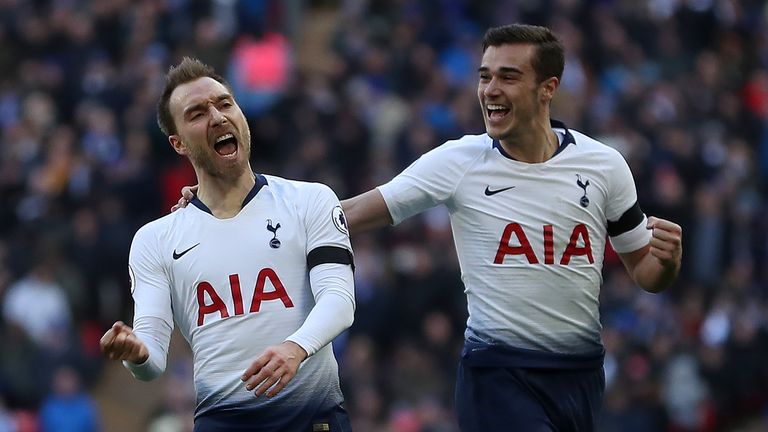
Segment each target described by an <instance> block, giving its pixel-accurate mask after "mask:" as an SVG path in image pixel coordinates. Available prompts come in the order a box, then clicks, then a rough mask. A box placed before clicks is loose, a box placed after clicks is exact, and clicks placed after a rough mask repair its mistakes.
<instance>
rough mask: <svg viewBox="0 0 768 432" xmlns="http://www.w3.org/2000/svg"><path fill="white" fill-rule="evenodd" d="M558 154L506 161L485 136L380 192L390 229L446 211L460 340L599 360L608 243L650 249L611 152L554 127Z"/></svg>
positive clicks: (429, 159) (416, 167) (439, 155)
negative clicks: (462, 302)
mask: <svg viewBox="0 0 768 432" xmlns="http://www.w3.org/2000/svg"><path fill="white" fill-rule="evenodd" d="M552 126H553V129H554V130H555V132H557V134H558V136H559V137H560V141H561V145H560V147H559V149H558V152H557V153H556V154H555V155H554V156H553V157H552V158H550V159H549V160H547V161H545V162H543V163H523V162H520V161H517V160H514V159H513V158H511V157H509V156H508V155H507V154H506V152H504V150H503V148H502V147H501V146H500V145H499V143H498V142H497V141H494V140H493V139H491V138H490V137H489V136H488V135H487V134H483V135H476V136H464V137H462V138H461V139H458V140H455V141H449V142H446V143H445V144H443V145H442V146H440V147H438V148H435V149H433V150H432V151H430V152H428V153H426V154H424V155H422V156H421V157H420V158H419V159H418V160H416V161H415V162H414V163H413V164H412V165H411V166H409V167H408V168H407V169H405V170H404V171H403V172H402V173H401V174H399V175H398V176H396V177H395V178H394V179H392V181H390V182H389V183H387V184H385V185H382V186H380V187H379V191H380V192H381V194H382V195H383V197H384V200H385V201H386V203H387V207H388V208H389V212H390V214H391V216H392V219H393V222H394V223H395V224H397V223H399V222H400V221H402V220H403V219H405V218H407V217H410V216H412V215H414V214H417V213H419V212H421V211H423V210H425V209H427V208H429V207H432V206H435V205H438V204H445V206H446V207H447V208H448V210H449V212H450V217H451V226H452V230H453V237H454V242H455V244H456V249H457V253H458V258H459V264H460V266H461V274H462V281H463V282H464V286H465V292H466V294H467V301H468V308H469V319H468V321H467V334H466V337H468V338H470V337H474V338H479V339H481V340H484V341H486V342H499V343H504V344H507V345H511V346H514V347H518V348H524V349H533V350H540V351H548V352H557V353H586V352H594V351H595V350H598V349H601V348H602V343H601V340H600V330H601V325H600V317H599V310H598V294H599V291H600V284H601V283H602V274H601V272H602V265H603V254H604V250H605V243H606V237H607V236H608V234H610V238H611V242H612V244H613V246H614V248H615V249H616V250H617V251H618V252H631V251H635V250H637V249H640V248H641V247H644V246H645V245H646V244H648V242H649V240H650V235H651V234H650V231H649V230H647V229H646V228H645V225H646V218H645V215H644V214H643V213H642V211H641V210H640V207H639V206H638V205H637V193H636V190H635V185H634V180H633V178H632V174H631V172H630V170H629V167H628V165H627V163H626V161H625V160H624V159H623V157H622V156H621V155H620V154H619V153H618V152H617V151H615V150H614V149H612V148H610V147H608V146H606V145H604V144H601V143H600V142H598V141H596V140H594V139H592V138H590V137H587V136H585V135H583V134H581V133H579V132H576V131H569V130H568V129H566V128H565V126H564V125H563V124H562V123H560V122H556V121H553V122H552Z"/></svg>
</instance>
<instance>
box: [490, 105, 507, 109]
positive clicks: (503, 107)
mask: <svg viewBox="0 0 768 432" xmlns="http://www.w3.org/2000/svg"><path fill="white" fill-rule="evenodd" d="M487 108H488V109H489V110H503V109H507V107H505V106H504V105H487Z"/></svg>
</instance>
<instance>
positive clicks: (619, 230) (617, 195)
mask: <svg viewBox="0 0 768 432" xmlns="http://www.w3.org/2000/svg"><path fill="white" fill-rule="evenodd" d="M615 158H616V159H615V163H614V168H613V174H612V175H611V176H610V179H611V187H610V189H609V194H610V195H609V196H608V203H607V206H606V210H605V215H606V217H607V219H608V235H609V236H610V240H611V245H612V246H613V248H614V249H615V250H616V252H619V253H628V252H633V251H635V250H638V249H640V248H642V247H644V246H645V245H647V244H648V242H649V241H650V240H651V232H650V230H648V229H646V227H645V226H646V224H647V218H646V216H645V214H644V213H643V211H642V210H641V209H640V204H639V203H638V201H637V190H636V189H635V181H634V178H633V177H632V171H631V170H630V169H629V165H627V162H626V161H625V160H624V158H623V157H622V156H621V154H619V153H618V152H616V153H615Z"/></svg>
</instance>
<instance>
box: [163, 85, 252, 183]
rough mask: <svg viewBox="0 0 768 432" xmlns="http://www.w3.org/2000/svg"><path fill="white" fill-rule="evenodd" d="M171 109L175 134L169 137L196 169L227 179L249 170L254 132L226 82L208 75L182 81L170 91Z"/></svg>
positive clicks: (175, 148)
mask: <svg viewBox="0 0 768 432" xmlns="http://www.w3.org/2000/svg"><path fill="white" fill-rule="evenodd" d="M169 109H170V111H171V115H172V116H173V120H174V122H175V123H176V134H175V135H171V136H170V137H168V140H169V141H170V143H171V145H172V146H173V148H174V150H176V152H177V153H179V154H181V155H186V156H188V157H189V159H190V161H191V162H192V165H194V166H195V168H196V169H200V170H202V171H203V172H204V173H206V174H208V175H211V176H213V177H218V178H224V179H236V178H238V177H239V176H240V175H242V173H243V171H244V170H247V169H249V166H250V165H249V158H250V155H251V132H250V130H249V129H248V123H247V122H246V120H245V116H244V115H243V112H242V111H241V110H240V107H239V106H238V105H237V103H236V102H235V99H234V97H233V96H232V94H231V93H230V92H229V90H227V88H226V87H225V86H224V85H223V84H221V83H220V82H218V81H216V80H214V79H213V78H209V77H203V78H198V79H196V80H194V81H190V82H188V83H184V84H181V85H180V86H178V87H176V88H175V89H174V90H173V93H171V98H170V101H169Z"/></svg>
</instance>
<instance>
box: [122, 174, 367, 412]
mask: <svg viewBox="0 0 768 432" xmlns="http://www.w3.org/2000/svg"><path fill="white" fill-rule="evenodd" d="M351 264H352V254H351V246H350V241H349V234H348V230H347V227H346V220H345V218H344V214H343V212H342V211H341V207H340V205H339V201H338V199H337V197H336V195H335V194H334V193H333V192H332V191H331V190H330V189H329V188H328V187H327V186H324V185H321V184H318V183H304V182H298V181H291V180H286V179H282V178H279V177H274V176H264V175H258V176H257V178H256V185H255V186H254V188H253V190H252V191H251V192H250V193H249V195H248V197H247V198H246V200H245V201H244V204H243V208H242V210H241V211H240V212H239V213H238V214H237V215H236V216H234V217H232V218H229V219H218V218H216V217H214V216H213V215H212V214H211V213H210V211H209V210H208V209H207V207H205V205H204V204H203V203H202V202H200V201H199V200H197V199H196V198H195V199H194V200H193V201H192V202H191V205H189V206H188V207H187V208H185V209H180V210H178V211H176V212H174V213H171V214H169V215H167V216H165V217H162V218H160V219H158V220H156V221H153V222H151V223H149V224H147V225H145V226H144V227H142V228H141V229H140V230H139V231H138V232H137V233H136V236H135V237H134V240H133V243H132V245H131V252H130V258H129V265H130V273H131V278H132V294H133V298H134V301H135V312H134V320H135V321H136V322H138V321H141V320H147V319H150V320H155V321H157V320H160V321H161V322H162V323H164V324H165V325H166V326H167V327H168V328H173V323H174V321H175V323H176V325H178V327H179V330H180V331H181V333H182V335H183V336H184V338H185V339H186V340H187V342H188V343H189V345H190V346H191V348H192V353H193V356H194V381H195V390H196V394H197V407H196V418H197V417H200V416H202V415H206V414H209V413H214V412H228V413H232V412H238V411H250V412H253V413H258V415H259V417H260V418H263V419H264V422H265V423H264V424H267V422H269V421H271V420H270V419H278V420H279V419H284V418H291V417H292V416H297V415H302V413H304V412H312V411H317V410H323V409H328V408H329V407H333V406H336V405H338V404H340V403H341V402H342V400H343V397H342V394H341V391H340V388H339V379H338V366H337V363H336V360H335V358H334V355H333V351H332V347H331V345H330V344H325V345H324V346H321V347H320V346H318V347H315V348H318V350H317V352H314V350H315V349H314V348H312V342H314V340H313V339H311V338H310V339H308V340H307V341H306V342H304V341H303V340H302V341H299V340H296V342H297V343H299V345H301V346H302V347H304V348H305V349H306V350H307V351H308V352H309V354H310V357H308V358H307V359H306V360H305V361H304V362H303V363H302V365H301V367H300V369H299V371H298V373H297V375H296V376H295V377H294V378H293V380H292V381H291V382H290V383H289V384H288V386H287V387H285V388H284V389H283V390H282V391H281V392H280V393H279V394H278V395H277V396H275V397H273V398H267V397H259V398H257V397H255V396H254V394H253V392H249V391H246V390H245V384H244V383H243V382H242V381H241V380H240V376H241V375H242V373H243V372H244V371H245V370H246V369H247V368H248V367H249V366H250V364H251V363H252V362H253V361H254V360H255V359H256V358H257V357H258V356H259V355H260V354H261V353H262V352H263V350H264V349H265V348H266V347H268V346H272V345H277V344H280V343H282V342H283V341H285V340H286V339H288V338H291V337H293V336H295V337H297V338H299V339H301V338H303V337H305V336H306V335H294V332H296V331H297V329H299V327H301V326H302V324H303V323H304V322H305V320H306V319H307V317H308V315H309V314H310V311H311V310H312V308H313V307H314V306H315V299H316V297H315V296H316V295H317V293H316V292H315V293H313V290H315V288H316V287H314V286H313V287H311V286H310V279H311V276H310V272H311V271H314V270H313V268H315V269H317V268H322V267H323V266H326V267H327V266H339V265H343V266H344V267H345V271H347V272H348V273H349V278H348V280H347V282H348V283H347V284H346V285H345V284H341V285H342V286H339V287H332V288H329V289H333V290H335V291H336V292H334V293H332V294H333V295H336V296H338V297H339V298H340V300H339V301H342V302H348V303H351V306H352V309H350V311H352V310H353V309H354V292H353V286H352V280H351V279H352V278H351ZM347 267H348V268H349V269H346V268H347ZM331 268H332V267H331ZM340 280H344V279H340ZM313 294H314V295H313ZM350 319H351V312H350ZM137 329H138V328H137ZM137 336H139V337H140V338H142V340H146V339H147V338H148V337H153V336H154V335H149V336H148V335H147V334H140V333H137ZM163 338H164V337H163ZM291 340H294V339H291ZM168 342H169V341H168V340H161V341H159V343H160V345H163V344H164V347H165V349H166V350H167V346H168ZM308 345H309V347H308ZM163 364H164V362H163ZM274 424H281V423H279V422H278V423H274Z"/></svg>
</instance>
